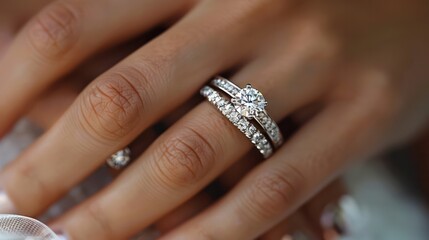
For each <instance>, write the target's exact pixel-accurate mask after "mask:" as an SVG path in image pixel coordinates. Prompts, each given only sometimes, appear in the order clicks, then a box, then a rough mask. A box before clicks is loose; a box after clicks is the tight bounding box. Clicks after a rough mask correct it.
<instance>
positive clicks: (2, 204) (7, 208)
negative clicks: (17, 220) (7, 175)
mask: <svg viewBox="0 0 429 240" xmlns="http://www.w3.org/2000/svg"><path fill="white" fill-rule="evenodd" d="M13 213H16V208H15V206H14V204H13V203H12V200H11V199H10V198H9V196H8V195H7V193H6V192H5V191H4V190H0V214H13Z"/></svg>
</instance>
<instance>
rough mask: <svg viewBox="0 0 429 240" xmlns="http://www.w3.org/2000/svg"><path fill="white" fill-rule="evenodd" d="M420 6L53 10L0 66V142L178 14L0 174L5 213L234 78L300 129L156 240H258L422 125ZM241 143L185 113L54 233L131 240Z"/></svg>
mask: <svg viewBox="0 0 429 240" xmlns="http://www.w3.org/2000/svg"><path fill="white" fill-rule="evenodd" d="M401 3H402V4H401ZM427 9H428V7H427V3H425V2H424V1H420V2H419V1H417V0H416V1H414V2H409V1H407V2H406V3H405V2H402V1H399V0H398V1H394V2H389V5H386V4H385V2H384V1H381V0H380V1H372V2H371V3H366V2H359V3H354V5H351V3H347V4H346V3H343V2H340V1H338V2H337V1H334V2H330V3H322V2H319V1H307V2H302V1H300V2H298V3H295V2H293V1H290V2H289V1H284V0H269V1H267V0H253V1H239V0H236V1H213V0H212V1H209V0H208V1H201V2H194V1H149V0H145V1H135V0H127V1H107V2H106V1H103V2H100V3H99V2H98V1H96V0H94V1H76V0H74V1H72V0H69V1H58V2H54V3H53V4H51V5H50V6H48V7H47V8H46V9H45V10H43V11H42V12H41V13H40V14H39V15H38V16H36V17H35V18H34V19H33V20H32V21H31V22H30V23H29V24H27V26H26V27H25V28H23V29H22V31H21V32H20V33H19V35H18V36H17V38H16V39H15V40H14V41H13V43H12V45H11V46H10V47H9V49H8V51H7V52H6V53H5V55H4V56H3V58H2V60H1V63H0V72H1V75H2V77H3V79H4V80H3V82H2V87H1V88H0V95H1V96H2V99H4V100H3V101H2V102H0V109H1V110H2V119H0V127H1V131H2V132H6V130H7V129H8V127H9V126H11V125H12V124H13V123H14V121H15V120H16V119H17V118H18V117H19V116H20V114H22V113H23V112H25V110H26V108H27V107H28V106H29V103H30V102H32V101H33V100H34V99H35V98H36V97H37V96H38V95H40V92H42V91H43V90H45V89H46V88H47V87H48V86H49V85H50V84H52V83H53V82H54V81H55V80H56V79H59V78H60V77H61V76H62V75H64V74H65V73H67V72H69V71H71V70H72V69H73V68H74V67H75V66H77V65H78V64H79V63H80V62H81V61H82V60H83V59H85V58H87V57H88V56H90V55H91V54H93V53H95V52H97V51H98V50H100V49H103V48H105V47H106V46H109V45H112V44H115V43H117V42H119V41H123V40H124V39H127V38H130V37H132V36H134V35H136V34H138V33H141V32H143V31H145V30H147V29H149V28H151V27H153V26H155V25H158V24H160V23H162V22H165V21H167V20H171V19H175V18H177V17H180V16H182V15H185V16H184V17H183V18H181V19H180V20H179V21H178V22H177V23H176V24H174V25H173V26H172V27H171V28H170V29H168V30H167V31H165V32H164V33H162V34H161V35H160V36H158V37H157V38H155V39H153V40H152V41H151V42H150V43H148V44H146V45H144V46H143V47H142V48H141V49H139V50H137V51H136V52H135V53H133V54H132V55H130V56H129V57H128V58H126V59H124V60H123V61H122V62H120V63H119V64H117V65H116V66H115V67H113V68H112V69H110V70H108V71H107V72H105V73H103V74H102V75H101V76H100V77H98V78H97V79H95V80H94V81H93V82H92V83H91V84H90V85H89V86H88V87H87V88H86V89H85V91H83V93H82V94H81V95H80V96H79V97H78V99H77V100H76V101H75V103H74V104H73V105H72V106H71V107H70V108H69V109H68V111H67V112H66V113H65V114H64V115H63V116H62V117H61V119H59V120H58V122H57V123H56V124H55V125H54V126H53V127H52V128H51V129H50V130H49V131H48V132H47V133H46V134H45V135H44V136H43V137H41V138H40V139H39V140H38V141H37V142H36V143H35V144H34V145H33V146H32V147H31V148H30V149H28V151H26V152H25V153H24V154H23V155H22V156H21V157H20V158H19V159H17V160H16V161H14V162H13V163H12V164H11V165H10V166H8V167H7V168H6V169H5V170H4V171H3V172H2V174H1V179H2V181H1V184H2V186H3V187H4V189H5V192H6V193H7V195H8V196H9V198H10V199H11V203H13V206H14V207H15V209H16V211H17V212H19V213H22V214H26V215H36V214H39V213H41V212H42V211H43V210H44V209H46V208H47V207H48V206H49V205H50V204H51V203H53V202H54V201H56V200H57V199H58V198H59V197H60V196H62V195H63V194H64V193H65V192H67V191H68V190H69V189H70V188H71V187H72V186H74V185H75V184H77V183H78V182H79V181H81V180H82V179H83V178H85V177H86V176H88V175H89V174H90V173H91V172H92V171H94V170H95V169H96V168H98V167H99V166H100V165H101V164H103V163H104V161H105V159H106V158H107V157H108V156H109V155H110V154H111V153H113V152H115V151H117V150H118V149H121V148H123V147H125V146H127V145H128V144H129V143H130V142H131V141H132V140H133V139H135V138H136V137H137V136H138V135H140V134H141V133H142V132H143V131H144V130H146V129H148V127H149V126H151V125H152V124H154V123H155V122H157V121H159V120H160V119H161V118H162V117H164V116H165V115H168V114H169V113H170V111H172V110H174V109H176V108H177V107H178V106H179V105H181V104H182V103H184V102H186V101H187V100H188V99H189V98H190V97H191V96H192V95H193V94H195V93H196V92H197V91H198V89H199V88H200V87H201V86H202V85H203V84H204V83H205V82H206V81H207V80H208V79H210V77H211V76H213V75H215V74H216V73H219V72H222V71H226V70H229V69H233V68H236V67H237V66H240V68H239V70H237V71H236V73H235V74H234V76H233V77H232V80H233V81H234V82H235V83H236V84H238V85H239V86H244V85H245V84H246V83H251V84H252V85H253V86H255V87H257V88H258V89H259V90H261V92H262V93H264V95H265V97H266V98H267V100H268V102H269V103H270V105H269V107H268V111H269V112H270V113H271V115H272V116H273V117H274V119H275V120H277V121H281V120H282V119H284V118H286V117H288V116H291V117H292V118H296V117H298V116H301V115H304V116H306V117H304V119H305V121H302V122H303V123H302V124H301V126H300V129H299V131H298V132H296V133H295V134H294V135H293V136H292V137H291V138H289V139H287V142H286V143H285V145H284V146H283V147H282V148H281V149H280V150H279V151H278V152H277V153H276V154H275V155H274V156H273V157H272V158H270V159H268V160H267V161H265V162H263V163H261V164H259V165H258V166H257V167H255V168H254V169H252V170H251V171H250V172H249V174H247V176H246V177H245V178H244V179H243V180H242V181H241V182H240V183H239V184H238V185H237V186H236V187H234V189H233V190H231V191H230V192H229V193H228V195H227V196H226V197H225V198H223V199H222V200H220V201H218V202H217V203H216V204H214V205H212V206H211V207H210V208H209V209H207V210H206V211H204V212H202V213H201V214H199V215H198V216H196V217H195V218H193V219H191V220H189V221H188V222H186V223H184V224H182V225H181V226H180V227H179V228H176V229H175V230H173V231H170V232H169V233H168V234H167V235H165V239H212V238H213V239H251V238H254V237H256V236H259V235H261V234H262V233H264V232H265V231H267V230H268V229H270V228H272V227H273V226H274V225H276V224H278V223H279V222H281V221H282V220H283V219H284V218H285V217H286V216H288V215H289V214H290V213H292V212H293V211H294V210H295V209H296V208H298V206H300V205H301V204H302V203H303V202H305V201H306V200H307V199H308V198H309V197H311V196H312V195H314V194H315V193H316V192H317V191H318V190H319V189H321V188H322V187H323V186H325V185H326V184H327V183H328V182H330V181H331V180H332V179H333V178H334V177H335V176H336V175H337V174H338V173H339V172H341V170H342V169H344V168H345V167H346V166H347V165H348V164H350V163H351V162H352V161H353V160H356V159H358V158H362V157H364V156H367V155H369V154H373V153H376V152H379V151H380V150H383V149H385V148H386V147H388V146H391V145H392V144H395V143H398V142H400V141H404V140H406V138H407V137H409V136H411V135H412V134H413V133H414V132H415V131H416V130H417V129H419V127H420V126H421V125H422V124H423V123H424V122H425V121H426V120H427V118H428V115H429V110H428V109H427V108H426V107H425V104H424V103H425V101H428V98H429V94H428V92H429V81H427V80H426V78H427V76H428V75H429V73H428V71H427V69H425V67H424V66H425V65H424V64H425V62H427V59H428V57H427V56H428V55H427V53H428V52H429V51H428V47H427V46H426V45H425V43H426V41H427V39H428V35H429V34H428V32H427V30H426V28H425V24H424V23H425V22H427V16H429V15H428V14H427ZM11 102H13V103H14V104H10V103H11ZM304 111H305V112H310V113H309V114H308V115H306V114H302V113H303V112H304ZM251 147H252V145H251V144H250V143H249V142H248V141H247V139H246V138H245V137H243V136H242V134H241V133H240V132H239V131H238V130H237V129H236V128H235V127H234V126H233V125H231V124H230V123H229V122H228V121H227V120H226V119H225V118H224V117H223V116H222V115H221V114H219V113H218V112H217V111H216V110H215V109H214V108H213V107H212V106H211V105H210V104H208V103H206V102H204V103H201V104H200V105H198V106H197V107H195V108H194V109H193V110H191V111H190V112H189V113H187V114H186V115H185V116H184V117H183V118H182V119H180V120H179V121H178V122H177V123H175V124H174V125H173V126H172V127H171V128H169V129H168V131H167V132H165V133H164V134H163V135H162V136H161V137H159V138H158V139H157V140H156V141H155V142H154V143H153V144H152V145H151V146H150V147H149V148H148V149H147V151H145V152H144V154H143V155H142V156H140V157H139V158H138V159H137V160H136V161H135V163H134V164H132V165H131V166H129V167H128V169H127V170H126V171H124V172H123V173H122V174H121V176H120V177H119V178H118V179H117V180H116V181H115V182H114V183H113V184H111V185H110V186H109V187H107V188H106V189H104V190H103V191H101V192H100V193H98V194H97V195H95V196H93V197H92V198H91V199H89V200H88V201H86V202H85V203H82V204H81V205H80V206H78V207H77V208H75V209H73V210H71V211H70V212H69V213H68V214H66V215H64V216H63V217H62V218H61V219H59V220H58V221H57V222H55V223H54V226H56V227H57V228H61V229H63V230H64V231H65V232H66V233H68V234H69V235H70V236H71V238H72V239H122V238H126V237H128V236H131V235H133V234H134V233H136V232H138V231H139V230H140V229H143V228H144V227H146V226H148V225H150V224H152V223H154V222H155V221H157V220H159V219H160V218H161V217H162V216H164V215H165V214H166V213H168V212H170V211H171V210H173V209H175V208H176V207H177V206H179V205H181V204H183V203H184V202H186V201H187V200H189V199H191V198H192V196H194V195H196V194H197V193H198V192H199V191H200V190H201V189H202V188H204V187H205V186H206V185H207V184H208V183H210V182H211V181H212V180H213V179H215V178H216V177H217V176H219V175H220V174H221V173H222V172H224V171H225V170H226V169H227V168H228V167H229V166H231V165H232V164H233V163H234V162H236V161H237V160H238V159H240V158H241V157H243V156H245V155H246V153H248V152H249V150H250V149H251ZM22 189H26V190H25V191H22Z"/></svg>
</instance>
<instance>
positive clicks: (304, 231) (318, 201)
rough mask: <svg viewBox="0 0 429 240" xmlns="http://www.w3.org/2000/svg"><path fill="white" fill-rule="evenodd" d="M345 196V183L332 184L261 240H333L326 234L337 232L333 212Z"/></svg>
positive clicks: (337, 181) (338, 181) (335, 182)
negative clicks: (296, 217)
mask: <svg viewBox="0 0 429 240" xmlns="http://www.w3.org/2000/svg"><path fill="white" fill-rule="evenodd" d="M345 195H346V190H345V188H344V185H343V183H342V182H341V181H340V180H336V181H334V182H332V183H331V184H329V185H328V186H327V187H325V188H324V189H323V190H322V191H320V192H319V193H317V195H316V196H314V197H313V198H312V199H310V200H309V201H308V202H306V203H305V205H304V206H302V207H301V208H300V209H298V210H297V211H296V212H295V213H294V214H292V215H291V216H290V217H287V218H286V219H285V220H283V221H282V222H280V224H278V225H276V226H275V227H274V228H272V229H270V230H269V231H268V232H266V233H264V234H263V235H262V236H261V239H262V240H265V239H267V240H268V239H282V240H283V239H291V240H295V239H324V240H330V239H332V238H329V239H325V238H324V236H325V232H326V231H331V230H334V231H335V229H333V225H334V223H333V221H335V220H337V219H333V218H334V217H333V214H334V213H333V212H332V210H333V208H334V207H335V208H338V207H337V206H338V203H339V201H340V199H341V198H342V197H344V196H345ZM294 215H299V216H300V218H301V221H299V220H296V219H294V218H295V217H294ZM328 218H329V219H328ZM328 221H329V222H328ZM322 223H323V224H322ZM328 225H329V226H328Z"/></svg>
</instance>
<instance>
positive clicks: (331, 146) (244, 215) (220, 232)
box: [164, 76, 387, 239]
mask: <svg viewBox="0 0 429 240" xmlns="http://www.w3.org/2000/svg"><path fill="white" fill-rule="evenodd" d="M377 77H379V76H375V77H374V76H370V77H369V78H368V79H371V80H374V81H378V80H377V79H378V78H377ZM379 90H380V89H379ZM379 90H377V91H374V92H372V93H371V94H369V93H368V92H366V93H365V94H366V95H365V98H357V99H364V100H359V101H358V100H356V99H355V98H354V99H353V100H350V102H346V101H344V100H343V101H341V102H338V103H332V104H331V105H329V106H328V107H327V108H326V109H325V110H324V111H323V112H322V113H321V114H319V115H318V116H317V117H316V118H315V119H314V120H312V121H311V122H310V123H309V124H307V125H306V126H305V127H304V128H303V129H301V130H300V131H299V132H298V133H297V134H296V135H295V136H294V137H293V138H292V139H290V140H289V142H288V144H286V145H285V146H284V147H283V148H282V149H280V150H279V151H278V152H277V154H276V155H274V156H273V157H272V158H271V159H269V160H268V161H266V162H264V163H263V164H261V165H260V166H258V167H257V168H256V169H255V170H254V171H252V172H251V173H250V174H249V175H248V176H247V177H246V178H245V179H244V180H243V181H242V182H241V183H240V184H239V185H238V186H237V187H236V188H235V189H234V190H233V191H232V192H231V193H230V194H229V195H228V196H227V197H225V198H224V199H223V200H222V201H221V202H219V204H217V205H215V206H213V207H212V208H210V209H208V210H207V211H205V212H204V213H202V214H200V215H199V216H197V217H196V218H194V219H192V220H191V221H189V222H188V223H186V224H184V225H183V226H182V227H181V228H179V229H177V230H175V231H174V232H172V233H170V234H169V235H168V236H166V237H165V238H164V239H198V238H200V237H201V233H204V234H205V235H204V236H209V238H210V237H212V238H216V239H252V238H255V237H257V236H259V235H260V234H262V233H263V232H265V231H267V230H268V229H269V228H271V227H272V226H274V225H275V224H277V223H278V222H279V221H281V219H284V218H285V217H286V216H288V215H289V214H290V213H292V212H293V211H294V210H295V209H297V207H298V206H300V205H301V204H302V203H303V202H305V201H306V200H307V199H308V198H309V197H310V196H312V195H313V194H314V193H315V192H317V191H318V190H319V189H320V188H322V187H323V186H324V185H326V183H328V182H329V181H330V179H332V178H333V177H335V176H336V175H337V174H338V173H339V172H340V171H341V170H342V169H343V168H344V167H346V166H347V165H348V164H349V163H350V161H351V160H353V159H355V158H358V157H362V156H365V155H366V154H371V153H372V151H374V150H375V148H373V146H374V145H375V144H376V143H377V141H378V140H377V138H375V135H373V133H374V131H375V129H379V127H380V126H381V125H382V124H383V121H384V119H382V118H383V117H381V116H380V115H379V116H380V119H378V120H377V121H375V122H372V120H373V119H372V118H371V117H369V116H371V115H372V114H375V113H377V112H378V111H380V109H379V108H377V107H373V106H374V105H376V104H374V103H375V102H376V101H379V100H380V96H379V95H380V94H381V92H380V91H379ZM377 95H378V96H377ZM368 101H369V102H368ZM352 106H353V107H352ZM378 113H379V112H378ZM383 116H384V115H383ZM386 117H387V115H386ZM334 119H335V121H333V120H334ZM361 126H365V128H366V131H362V129H361ZM350 139H353V141H352V142H350ZM221 219H222V220H221ZM237 223H240V227H237Z"/></svg>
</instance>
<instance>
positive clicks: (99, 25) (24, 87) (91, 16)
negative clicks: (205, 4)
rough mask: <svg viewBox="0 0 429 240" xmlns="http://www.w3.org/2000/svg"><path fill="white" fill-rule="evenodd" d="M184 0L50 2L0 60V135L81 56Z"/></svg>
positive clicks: (182, 6) (165, 14) (176, 9)
mask: <svg viewBox="0 0 429 240" xmlns="http://www.w3.org/2000/svg"><path fill="white" fill-rule="evenodd" d="M189 2H190V1H169V0H165V1H153V0H145V1H140V0H127V1H125V2H124V1H107V2H106V1H78V0H66V1H54V2H53V3H52V4H50V5H49V6H47V7H46V8H45V9H43V10H42V11H41V12H40V14H38V15H36V16H35V17H34V18H33V20H31V21H30V22H29V23H28V24H27V25H26V26H25V27H24V28H23V29H22V31H21V32H20V33H19V34H18V35H17V37H16V39H15V40H14V41H13V43H12V44H11V46H10V47H9V48H8V51H7V52H6V53H5V55H4V56H3V58H2V59H1V61H0V73H1V75H2V85H1V88H0V95H1V96H2V99H3V101H1V102H0V109H1V111H2V118H1V119H0V136H1V135H2V134H4V133H5V131H6V130H7V129H8V127H10V126H11V125H12V124H13V122H14V121H15V120H16V119H17V118H18V117H19V115H20V114H22V113H23V112H24V111H25V110H26V109H27V108H28V106H29V105H30V103H31V101H32V100H34V99H35V97H36V96H37V95H39V94H40V93H41V92H42V91H43V90H45V89H46V88H47V86H48V85H50V83H52V82H53V81H54V80H56V79H59V78H60V77H61V76H62V75H64V74H65V73H67V72H69V71H70V70H71V69H72V68H73V67H75V66H76V65H78V64H79V63H81V61H82V60H83V59H85V58H86V57H88V56H90V55H91V54H93V53H95V52H97V51H99V50H100V49H101V48H103V47H106V46H107V45H111V44H114V43H117V42H119V41H123V40H125V39H128V38H130V37H132V36H134V35H136V34H138V33H140V32H142V31H144V30H147V29H149V28H151V27H153V26H154V25H156V24H159V23H160V22H161V21H163V20H166V19H167V18H170V17H172V16H173V15H174V14H179V13H178V12H180V11H184V9H185V8H188V5H189ZM94 36H96V37H94ZM5 102H14V104H7V103H5Z"/></svg>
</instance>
